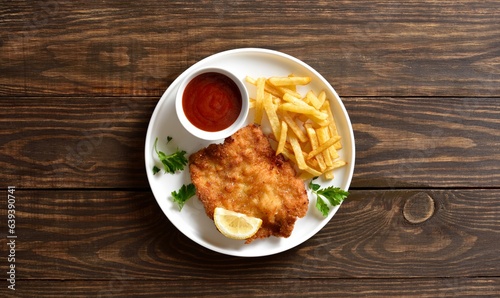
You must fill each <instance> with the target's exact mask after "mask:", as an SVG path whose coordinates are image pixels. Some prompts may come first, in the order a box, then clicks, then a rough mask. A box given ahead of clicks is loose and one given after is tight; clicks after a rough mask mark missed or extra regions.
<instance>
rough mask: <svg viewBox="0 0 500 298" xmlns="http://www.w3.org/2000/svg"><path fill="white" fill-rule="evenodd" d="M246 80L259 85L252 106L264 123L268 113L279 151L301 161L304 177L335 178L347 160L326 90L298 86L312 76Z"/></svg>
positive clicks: (308, 80) (296, 161) (307, 82)
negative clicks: (342, 156)
mask: <svg viewBox="0 0 500 298" xmlns="http://www.w3.org/2000/svg"><path fill="white" fill-rule="evenodd" d="M246 81H247V82H248V83H250V84H252V85H254V86H255V87H256V95H255V98H251V99H250V108H253V109H254V110H255V119H254V122H255V123H257V124H259V125H260V124H262V120H263V117H264V116H267V118H268V120H269V123H270V125H271V129H272V136H271V137H272V138H273V139H274V140H275V141H276V142H277V147H276V155H278V154H283V155H284V156H285V157H286V158H288V159H289V160H291V161H292V162H293V163H295V164H296V165H297V167H298V168H299V170H300V171H301V172H300V177H301V178H302V179H304V180H307V179H310V178H312V177H319V176H322V175H323V177H324V178H325V179H333V178H334V170H335V169H337V168H339V167H342V166H344V165H345V164H346V162H345V161H344V160H341V159H340V158H339V154H338V152H337V151H338V150H340V149H341V148H342V142H341V138H340V136H339V134H338V131H337V126H336V125H335V119H334V118H333V114H332V110H331V108H330V101H329V99H328V98H326V93H325V92H324V91H321V92H320V93H319V94H318V95H316V94H315V93H314V92H313V91H312V90H309V91H308V92H307V93H306V94H305V96H303V95H302V94H300V93H299V92H297V86H306V85H308V84H309V83H310V82H311V78H310V77H298V76H293V75H290V76H288V77H270V78H263V77H260V78H252V77H249V76H247V77H246Z"/></svg>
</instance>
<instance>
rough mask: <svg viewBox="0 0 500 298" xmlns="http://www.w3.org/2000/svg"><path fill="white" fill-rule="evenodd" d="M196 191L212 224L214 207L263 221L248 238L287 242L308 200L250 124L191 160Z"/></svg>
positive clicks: (288, 166) (301, 185)
mask: <svg viewBox="0 0 500 298" xmlns="http://www.w3.org/2000/svg"><path fill="white" fill-rule="evenodd" d="M189 171H190V173H191V179H192V181H193V184H194V185H195V186H196V192H197V195H198V197H199V199H200V200H201V202H202V203H203V205H204V206H205V212H206V213H207V215H208V216H209V217H210V218H211V219H213V212H214V209H215V207H223V208H225V209H228V210H232V211H236V212H240V213H244V214H246V215H249V216H253V217H258V218H260V219H262V221H263V222H262V226H261V228H260V229H259V231H258V232H257V234H255V235H254V236H253V237H252V238H250V239H247V243H250V242H251V241H253V240H254V239H257V238H266V237H269V236H278V237H289V236H290V235H291V233H292V230H293V227H294V225H295V221H296V220H297V218H298V217H304V216H305V214H306V212H307V208H308V206H309V199H308V196H307V192H306V189H305V186H304V182H303V181H302V180H301V179H299V178H297V177H296V173H295V170H294V168H293V166H292V164H291V163H290V162H288V161H286V160H284V158H283V157H282V156H281V155H277V156H276V154H275V152H274V150H273V149H272V147H271V145H270V143H269V140H268V139H267V137H266V136H265V135H264V133H263V132H262V129H261V128H260V126H258V125H255V124H251V125H248V126H246V127H244V128H242V129H240V130H239V131H237V132H236V133H235V134H234V135H233V136H231V137H228V138H227V139H226V140H225V141H224V143H223V144H211V145H209V146H208V147H206V148H204V149H201V150H200V151H198V152H196V153H193V154H191V156H190V157H189Z"/></svg>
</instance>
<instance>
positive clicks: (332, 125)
mask: <svg viewBox="0 0 500 298" xmlns="http://www.w3.org/2000/svg"><path fill="white" fill-rule="evenodd" d="M321 110H322V111H325V112H326V113H327V114H328V122H329V124H328V127H329V129H330V135H331V136H338V135H339V132H338V130H337V125H336V124H335V119H334V118H333V113H332V109H331V107H330V102H329V101H328V100H325V102H324V103H323V107H322V108H321ZM335 149H336V150H340V149H342V143H341V142H338V143H335Z"/></svg>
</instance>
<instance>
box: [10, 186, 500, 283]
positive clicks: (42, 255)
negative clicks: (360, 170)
mask: <svg viewBox="0 0 500 298" xmlns="http://www.w3.org/2000/svg"><path fill="white" fill-rule="evenodd" d="M499 194H500V193H499V191H498V190H461V191H460V190H428V191H423V190H399V191H396V190H394V191H355V190H354V191H351V196H350V197H349V200H348V201H346V202H345V203H344V204H343V205H342V207H341V208H340V210H339V211H338V213H337V214H336V215H335V216H334V217H333V219H332V221H331V222H330V223H329V224H327V225H326V227H325V228H324V229H322V230H321V231H320V232H319V233H318V234H317V235H315V236H314V237H313V238H311V239H309V240H308V241H306V242H305V243H303V244H302V245H300V246H298V247H296V248H294V249H291V250H289V251H287V252H284V253H281V254H278V255H274V256H269V257H261V258H238V257H230V256H225V255H222V254H218V253H215V252H212V251H210V250H207V249H205V248H203V247H202V246H199V245H197V244H195V243H193V242H192V241H191V240H190V239H188V238H187V237H185V236H184V235H182V234H181V233H180V232H179V231H178V230H177V229H175V228H174V227H173V226H172V224H171V223H170V222H169V221H168V219H167V218H166V217H165V215H164V214H163V213H162V212H161V209H160V208H159V206H158V205H157V203H156V201H155V199H154V198H153V196H152V194H151V193H150V192H129V191H85V192H82V191H77V190H75V191H69V190H68V191H50V190H18V191H16V198H17V203H16V214H17V225H16V231H17V235H18V240H17V241H18V244H17V246H16V248H17V252H16V268H18V272H19V273H18V276H17V277H18V278H19V279H21V280H96V279H97V280H110V276H109V275H106V274H105V273H106V272H107V273H110V272H118V273H120V274H122V275H123V276H125V277H126V278H127V279H135V280H137V279H138V280H142V279H144V280H146V279H148V280H149V279H155V280H156V279H159V280H164V281H172V280H179V279H188V280H191V279H202V280H211V279H214V280H216V279H227V280H233V281H235V280H240V279H245V280H247V279H248V280H272V279H316V278H317V279H323V278H329V279H339V278H341V279H349V278H373V277H374V276H376V277H377V278H384V279H409V278H410V279H413V278H431V277H433V278H475V277H498V276H499V275H500V255H499V254H498V253H497V252H498V249H497V246H498V243H499V241H500V229H499V227H500V207H499V205H498V203H497V198H498V196H499ZM422 196H423V197H428V198H429V200H428V201H429V202H431V203H432V204H434V206H435V210H434V212H433V213H432V214H431V215H430V216H428V218H426V219H425V220H423V221H421V222H420V223H418V224H415V223H411V222H410V221H408V219H407V218H406V217H407V216H406V215H405V213H404V212H403V210H404V209H405V206H406V205H407V204H410V203H415V202H417V203H418V202H420V204H423V205H422V206H421V207H426V206H425V205H426V204H427V203H425V202H426V201H422V200H419V199H420V198H421V197H422ZM422 202H423V203H422ZM5 213H6V211H5V209H2V214H0V216H2V217H3V218H4V217H5ZM2 233H4V232H2ZM5 242H6V237H5V236H3V237H0V244H1V245H3V246H5ZM1 261H2V262H6V260H5V259H3V260H1ZM236 277H237V278H236ZM235 278H236V279H235Z"/></svg>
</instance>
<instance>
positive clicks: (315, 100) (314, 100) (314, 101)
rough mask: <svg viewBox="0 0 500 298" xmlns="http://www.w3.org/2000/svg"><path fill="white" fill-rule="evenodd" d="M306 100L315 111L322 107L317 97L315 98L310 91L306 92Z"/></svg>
mask: <svg viewBox="0 0 500 298" xmlns="http://www.w3.org/2000/svg"><path fill="white" fill-rule="evenodd" d="M306 98H307V99H308V101H309V102H310V104H311V105H312V106H313V107H315V108H316V110H319V109H320V108H321V106H322V105H323V103H322V102H320V101H319V99H318V97H316V94H314V92H313V91H312V90H309V91H308V92H307V94H306Z"/></svg>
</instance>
